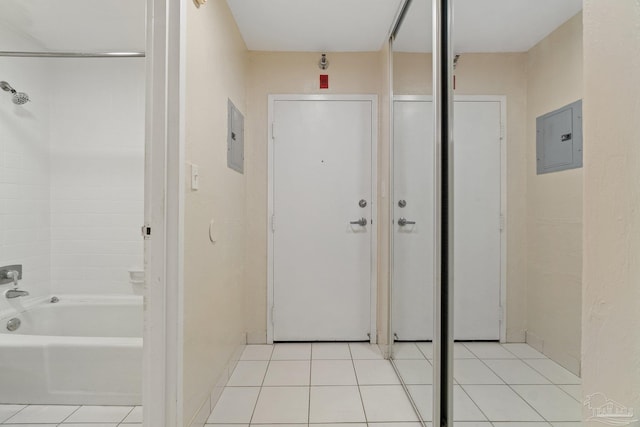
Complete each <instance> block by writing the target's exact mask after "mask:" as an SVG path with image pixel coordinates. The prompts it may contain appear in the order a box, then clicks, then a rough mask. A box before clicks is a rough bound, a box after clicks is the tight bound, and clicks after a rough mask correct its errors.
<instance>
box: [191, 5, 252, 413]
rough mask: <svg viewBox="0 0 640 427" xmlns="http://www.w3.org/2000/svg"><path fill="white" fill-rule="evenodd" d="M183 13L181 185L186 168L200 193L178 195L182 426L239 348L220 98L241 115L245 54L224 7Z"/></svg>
mask: <svg viewBox="0 0 640 427" xmlns="http://www.w3.org/2000/svg"><path fill="white" fill-rule="evenodd" d="M186 7H187V11H188V13H187V62H186V81H187V88H186V89H187V90H186V153H185V154H186V161H187V165H186V174H187V175H188V176H185V182H186V184H187V185H189V184H190V183H191V179H190V172H191V168H190V163H196V164H197V165H198V167H199V172H200V189H199V190H198V191H191V190H190V189H189V188H186V189H185V193H186V194H185V212H184V215H185V220H184V221H185V227H184V228H185V243H184V245H185V248H184V251H185V252H184V281H185V284H184V350H183V351H184V361H183V374H184V384H183V405H184V417H183V418H184V423H185V425H189V423H190V422H191V421H192V420H193V418H194V416H195V415H196V413H197V411H198V410H199V409H200V408H201V407H202V406H203V404H204V406H205V410H203V411H202V413H206V415H208V410H207V409H208V407H209V406H208V405H209V404H208V403H206V402H207V401H208V399H209V395H210V394H211V392H212V389H213V388H214V386H215V384H216V383H217V382H218V381H219V380H220V379H223V380H224V379H226V378H227V377H228V372H227V365H228V363H229V362H230V361H231V359H232V358H233V357H234V354H235V353H237V350H238V348H239V346H241V344H243V343H244V331H245V321H244V271H245V270H244V269H245V266H244V254H245V249H244V235H245V231H244V229H245V215H246V214H245V211H246V209H245V204H246V202H245V190H244V187H245V178H246V175H241V174H239V173H237V172H235V171H232V170H230V169H228V168H227V164H226V162H227V142H226V140H227V99H228V98H230V99H231V100H232V101H233V102H234V104H235V105H236V106H237V107H238V108H239V109H240V110H241V111H242V112H246V111H247V109H246V95H245V80H246V75H247V67H246V65H247V64H246V59H247V51H246V47H245V45H244V42H243V41H242V38H241V36H240V33H239V32H238V29H237V28H236V25H235V21H234V20H233V17H232V15H231V13H230V11H229V9H228V7H227V3H226V2H225V1H224V0H212V1H209V2H208V3H207V4H206V5H205V6H203V7H201V8H200V9H197V8H196V7H195V6H194V4H193V3H192V2H188V3H187V5H186ZM212 219H213V220H215V224H216V233H217V238H218V240H217V243H215V244H212V243H211V242H210V241H209V223H210V221H211V220H212ZM195 421H196V424H198V421H202V420H197V419H196V420H195Z"/></svg>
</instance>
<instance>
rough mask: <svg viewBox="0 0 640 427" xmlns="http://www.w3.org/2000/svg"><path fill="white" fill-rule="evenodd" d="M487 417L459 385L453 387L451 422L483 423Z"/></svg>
mask: <svg viewBox="0 0 640 427" xmlns="http://www.w3.org/2000/svg"><path fill="white" fill-rule="evenodd" d="M486 419H487V417H485V416H484V415H483V414H482V411H480V409H479V408H478V406H476V404H475V403H474V402H473V400H471V398H470V397H469V396H468V395H467V393H465V391H464V390H463V389H462V387H460V386H459V385H454V386H453V420H454V421H485V420H486Z"/></svg>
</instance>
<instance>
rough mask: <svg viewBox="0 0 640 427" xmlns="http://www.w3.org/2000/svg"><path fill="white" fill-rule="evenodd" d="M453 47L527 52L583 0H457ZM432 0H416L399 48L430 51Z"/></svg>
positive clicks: (455, 2) (404, 25)
mask: <svg viewBox="0 0 640 427" xmlns="http://www.w3.org/2000/svg"><path fill="white" fill-rule="evenodd" d="M453 4H454V32H453V35H454V50H455V52H456V53H465V52H526V51H528V50H529V49H531V48H532V47H533V46H534V45H535V44H536V43H538V42H539V41H540V40H542V39H543V38H545V37H546V36H547V35H549V34H550V33H551V32H552V31H553V30H555V29H556V28H558V27H559V26H560V25H562V24H563V23H564V22H566V21H567V20H568V19H569V18H571V17H572V16H574V15H575V14H576V13H578V12H580V10H582V0H455V1H454V3H453ZM430 17H431V0H413V3H412V4H411V8H410V10H409V13H408V15H407V17H406V19H405V21H404V23H403V25H402V28H401V30H400V34H399V35H398V37H397V38H396V42H395V44H394V50H396V51H399V52H431V22H430Z"/></svg>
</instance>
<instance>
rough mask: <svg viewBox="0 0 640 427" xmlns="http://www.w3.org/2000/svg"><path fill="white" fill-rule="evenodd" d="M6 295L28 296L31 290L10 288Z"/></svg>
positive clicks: (11, 296) (14, 296)
mask: <svg viewBox="0 0 640 427" xmlns="http://www.w3.org/2000/svg"><path fill="white" fill-rule="evenodd" d="M4 296H5V297H7V298H8V299H13V298H18V297H26V296H29V292H27V291H21V290H19V289H9V290H8V291H6V292H5V293H4Z"/></svg>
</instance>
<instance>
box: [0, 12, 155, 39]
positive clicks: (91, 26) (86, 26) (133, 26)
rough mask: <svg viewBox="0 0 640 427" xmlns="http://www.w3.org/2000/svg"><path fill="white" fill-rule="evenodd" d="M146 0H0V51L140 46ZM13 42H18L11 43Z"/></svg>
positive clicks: (143, 32) (143, 35) (142, 37)
mask: <svg viewBox="0 0 640 427" xmlns="http://www.w3.org/2000/svg"><path fill="white" fill-rule="evenodd" d="M145 22H146V17H145V0H55V1H54V0H0V28H1V30H2V35H3V36H5V35H6V34H7V33H11V34H12V35H17V36H19V38H20V39H21V40H20V41H16V38H14V37H12V38H11V40H9V38H8V37H0V49H1V50H18V49H21V48H22V49H24V48H25V47H24V46H28V47H29V48H32V49H36V48H40V49H45V50H72V51H102V50H108V51H132V50H133V51H144V49H145V31H146V30H145ZM16 45H17V46H16Z"/></svg>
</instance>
